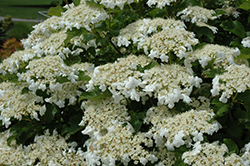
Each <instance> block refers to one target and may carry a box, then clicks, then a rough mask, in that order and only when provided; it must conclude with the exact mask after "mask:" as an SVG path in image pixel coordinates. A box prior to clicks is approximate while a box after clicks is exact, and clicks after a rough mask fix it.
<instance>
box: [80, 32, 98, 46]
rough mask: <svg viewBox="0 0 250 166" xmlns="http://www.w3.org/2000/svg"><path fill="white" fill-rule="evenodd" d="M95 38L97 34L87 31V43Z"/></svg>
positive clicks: (85, 41)
mask: <svg viewBox="0 0 250 166" xmlns="http://www.w3.org/2000/svg"><path fill="white" fill-rule="evenodd" d="M95 38H96V36H95V35H94V34H92V33H87V34H85V35H84V39H83V42H84V43H85V44H87V43H88V42H89V41H90V40H92V39H95Z"/></svg>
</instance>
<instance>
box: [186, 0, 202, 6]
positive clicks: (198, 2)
mask: <svg viewBox="0 0 250 166" xmlns="http://www.w3.org/2000/svg"><path fill="white" fill-rule="evenodd" d="M189 2H190V3H191V4H192V6H200V7H203V3H202V1H201V0H189Z"/></svg>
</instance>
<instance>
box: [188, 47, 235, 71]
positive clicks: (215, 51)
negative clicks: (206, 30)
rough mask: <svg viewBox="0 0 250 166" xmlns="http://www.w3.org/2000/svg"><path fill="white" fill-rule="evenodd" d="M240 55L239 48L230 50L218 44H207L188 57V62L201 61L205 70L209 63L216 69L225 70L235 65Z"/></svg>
mask: <svg viewBox="0 0 250 166" xmlns="http://www.w3.org/2000/svg"><path fill="white" fill-rule="evenodd" d="M238 55H240V51H239V49H238V48H235V49H234V48H229V47H226V46H221V45H217V44H207V45H205V46H204V47H202V48H201V49H197V50H195V51H194V52H192V53H190V55H188V60H190V59H191V61H195V60H199V63H200V64H201V66H202V67H203V68H204V67H206V66H207V65H208V62H212V63H213V65H214V66H215V67H218V66H221V65H222V66H223V67H224V68H226V67H228V66H230V65H232V64H234V63H235V62H234V58H236V57H237V56H238Z"/></svg>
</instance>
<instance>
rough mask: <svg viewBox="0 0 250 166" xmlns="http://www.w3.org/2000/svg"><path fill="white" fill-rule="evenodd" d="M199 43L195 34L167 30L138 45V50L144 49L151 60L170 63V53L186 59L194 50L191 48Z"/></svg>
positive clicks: (180, 30) (178, 30)
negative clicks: (157, 59)
mask: <svg viewBox="0 0 250 166" xmlns="http://www.w3.org/2000/svg"><path fill="white" fill-rule="evenodd" d="M197 43H198V39H196V38H195V34H194V33H193V32H188V31H186V30H184V29H165V30H162V31H161V32H159V33H156V34H155V35H153V36H151V37H148V38H146V39H145V40H143V41H142V42H140V43H138V48H139V49H141V48H143V49H144V52H145V54H146V55H148V56H149V57H150V58H160V59H161V61H162V62H168V54H169V53H170V52H173V53H174V54H175V55H176V56H177V57H179V58H184V57H186V56H187V53H186V52H187V51H191V50H192V47H191V46H192V45H196V44H197ZM149 51H150V52H149Z"/></svg>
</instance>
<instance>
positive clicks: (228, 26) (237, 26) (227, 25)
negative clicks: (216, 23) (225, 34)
mask: <svg viewBox="0 0 250 166" xmlns="http://www.w3.org/2000/svg"><path fill="white" fill-rule="evenodd" d="M220 27H222V28H223V29H224V30H225V31H229V32H232V33H233V34H235V35H237V36H239V37H240V38H244V36H245V28H244V26H243V25H242V24H241V23H240V22H239V21H230V20H226V21H223V22H222V23H221V24H220Z"/></svg>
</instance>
